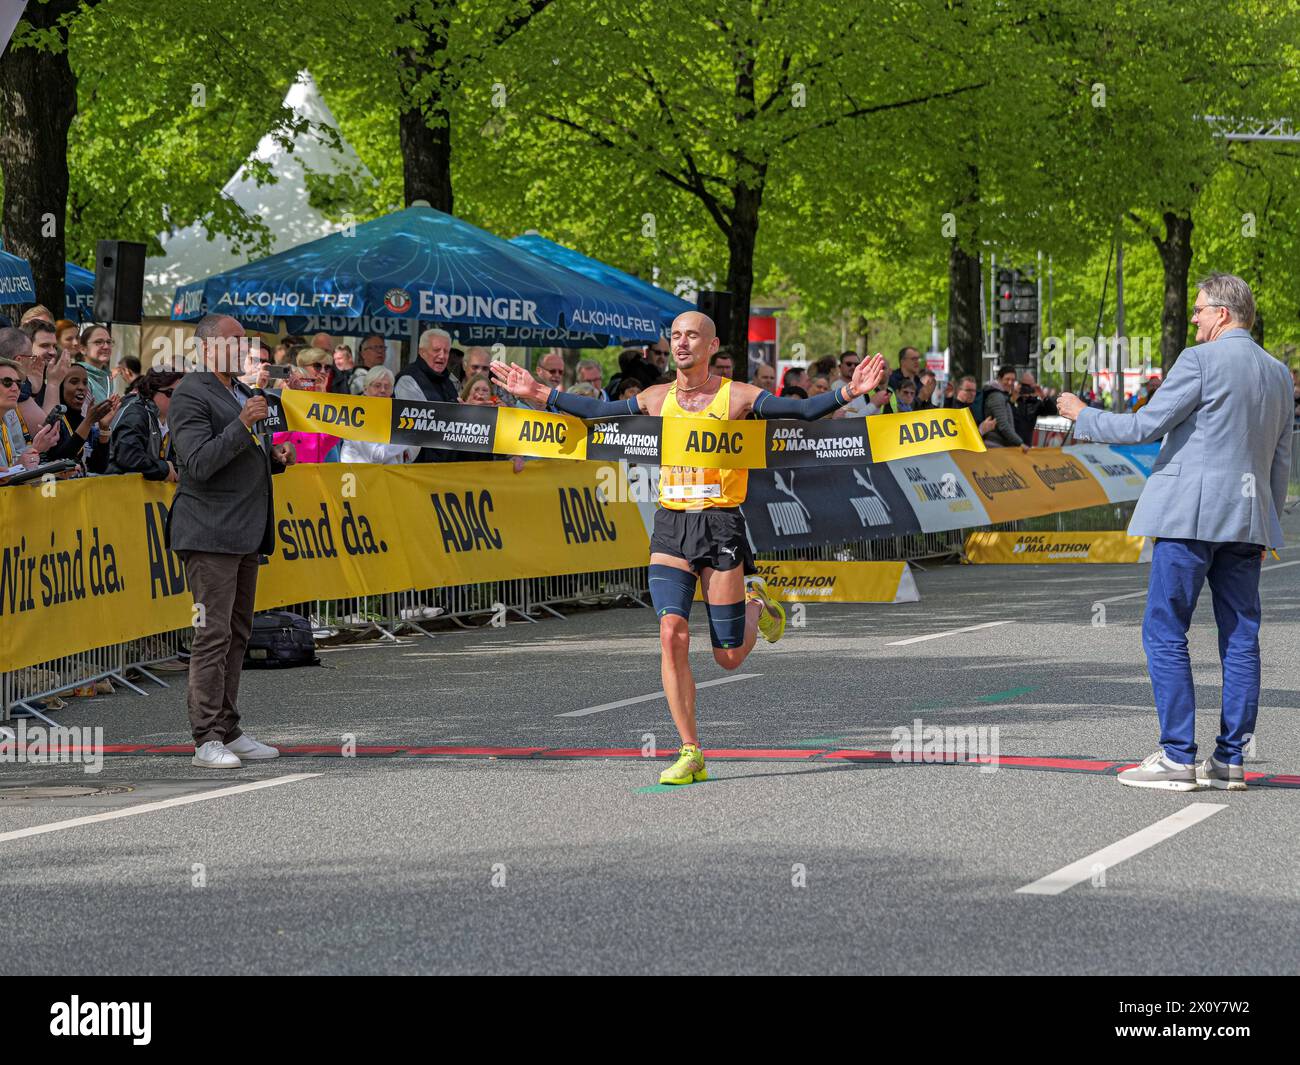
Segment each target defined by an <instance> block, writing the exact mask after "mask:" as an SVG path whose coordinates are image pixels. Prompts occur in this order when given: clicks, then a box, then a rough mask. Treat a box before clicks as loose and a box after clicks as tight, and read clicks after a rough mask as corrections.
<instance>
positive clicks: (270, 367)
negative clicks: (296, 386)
mask: <svg viewBox="0 0 1300 1065" xmlns="http://www.w3.org/2000/svg"><path fill="white" fill-rule="evenodd" d="M264 365H265V366H266V376H267V377H269V378H270V379H271V380H272V381H287V380H289V373H290V371H292V370H293V367H292V366H289V365H287V364H281V363H278V362H268V363H265V364H264Z"/></svg>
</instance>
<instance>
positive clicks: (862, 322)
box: [853, 314, 871, 359]
mask: <svg viewBox="0 0 1300 1065" xmlns="http://www.w3.org/2000/svg"><path fill="white" fill-rule="evenodd" d="M870 343H871V322H870V321H868V320H867V316H866V315H865V314H859V315H858V316H857V317H856V318H855V319H854V320H853V350H854V351H856V352H857V353H858V358H860V359H865V358H866V357H867V346H868V345H869V344H870Z"/></svg>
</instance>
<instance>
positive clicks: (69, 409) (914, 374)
mask: <svg viewBox="0 0 1300 1065" xmlns="http://www.w3.org/2000/svg"><path fill="white" fill-rule="evenodd" d="M112 352H113V337H112V333H111V331H110V330H109V328H108V327H107V326H103V325H90V326H86V327H84V328H78V326H77V325H76V324H74V323H73V322H70V321H67V320H63V319H60V320H55V319H54V318H53V316H52V315H50V314H49V312H48V311H46V310H45V308H43V307H33V308H31V309H30V310H29V311H27V312H26V313H25V314H24V315H23V316H22V320H21V324H20V325H19V326H18V327H17V328H4V329H0V445H2V446H3V450H4V459H5V463H4V468H3V469H0V484H3V483H5V482H6V480H8V479H11V478H12V477H13V476H14V475H16V474H20V473H21V472H22V471H23V469H32V468H35V467H37V466H40V465H42V464H50V463H56V464H57V467H56V466H51V467H50V469H51V470H52V471H54V470H56V469H57V470H58V472H57V476H80V475H85V474H115V473H140V474H142V475H143V476H145V477H146V478H149V479H151V480H160V481H175V480H176V477H177V472H176V464H175V458H174V455H173V454H172V452H171V449H170V443H169V440H168V431H167V409H168V403H169V401H170V398H171V394H172V391H173V390H174V388H175V386H176V384H177V382H178V381H179V379H180V374H179V372H177V370H176V369H174V368H171V367H169V366H168V365H166V364H159V365H155V366H153V367H151V368H150V369H148V370H147V371H143V372H142V369H141V365H140V363H139V361H138V360H137V359H135V358H132V357H125V358H122V359H121V360H120V361H119V362H118V363H117V364H116V365H111V364H112ZM243 359H244V362H243V366H242V373H241V374H240V375H239V376H240V380H241V381H243V382H244V383H245V384H246V385H248V386H249V387H250V388H258V389H263V390H265V391H268V392H272V391H276V390H280V389H293V390H297V391H308V392H327V393H336V394H341V395H353V396H373V397H379V398H389V397H391V398H395V399H397V400H427V401H435V402H440V403H464V404H468V405H470V406H494V405H501V404H505V405H514V404H516V403H518V402H520V401H518V400H516V399H514V398H513V397H512V396H510V395H509V394H508V393H506V392H504V391H503V390H502V389H501V388H499V387H498V386H497V385H496V384H495V383H494V382H493V380H492V378H491V375H490V373H489V372H488V368H489V364H490V363H491V361H492V355H491V353H490V352H489V351H488V349H486V348H483V347H471V348H469V349H468V350H461V349H459V348H457V347H455V346H454V343H453V339H452V337H451V336H450V335H449V334H448V333H446V332H445V331H443V330H440V329H429V330H426V331H425V332H423V333H422V334H421V335H420V337H419V342H418V344H417V357H416V358H415V359H414V360H413V361H412V362H411V363H410V364H409V365H407V366H406V367H404V368H401V369H399V370H394V369H393V368H391V367H390V366H389V359H388V350H387V343H386V341H385V339H384V338H383V337H381V336H367V337H363V338H361V340H360V342H359V343H358V344H357V345H356V351H355V354H354V352H353V349H352V347H351V346H349V345H347V344H344V343H341V342H336V340H335V338H334V337H331V336H329V335H328V334H325V333H317V334H316V335H315V336H312V337H311V338H307V337H302V336H288V337H285V338H283V339H282V340H280V341H279V342H278V343H277V344H276V345H275V346H274V347H273V348H271V349H269V350H268V349H267V348H266V347H264V346H262V345H261V344H260V343H254V344H250V345H248V346H247V348H246V351H245V354H244V356H243ZM861 359H862V356H860V355H859V354H858V353H857V352H856V351H845V352H842V353H841V354H839V355H838V356H833V355H832V356H826V357H825V358H821V359H818V360H816V361H815V362H813V363H811V364H810V365H808V366H803V367H801V366H792V367H790V368H789V369H787V370H786V371H785V372H784V374H783V375H782V379H781V380H780V382H779V383H778V381H777V376H776V371H775V370H774V369H773V367H772V365H771V364H770V363H767V362H764V361H760V360H753V361H752V364H751V372H750V379H751V381H752V382H753V383H754V384H756V385H758V386H759V387H760V388H766V389H768V390H770V391H772V392H775V393H777V394H779V395H785V396H793V397H796V398H805V397H808V396H816V395H820V394H822V393H824V392H827V391H829V390H830V389H833V388H836V387H838V386H839V385H841V384H844V383H846V382H848V381H850V380H851V379H852V377H853V373H854V371H855V370H856V368H857V366H858V364H859V363H860V362H861ZM709 365H710V368H711V369H712V371H713V372H714V373H715V374H717V375H718V376H720V377H727V378H730V377H731V376H732V374H733V372H734V362H733V360H732V357H731V355H730V354H729V353H728V352H727V351H726V350H725V349H722V350H719V351H718V352H717V353H716V354H715V355H714V356H713V357H712V359H711V360H710V364H709ZM534 373H535V374H536V376H537V378H538V380H539V381H541V382H543V383H545V384H549V385H552V386H554V387H558V388H562V389H563V388H568V389H569V390H571V391H573V392H575V393H578V394H581V395H587V396H592V397H595V398H599V399H614V400H622V399H628V398H630V397H633V396H635V395H636V394H637V393H638V392H640V391H641V390H642V389H644V388H648V387H650V386H651V385H655V384H659V383H664V382H671V381H672V380H673V379H674V377H673V373H672V368H671V350H670V347H669V344H668V341H667V340H666V339H661V340H659V341H658V342H657V343H655V344H653V345H649V346H647V347H643V348H626V349H624V350H623V351H622V352H620V354H619V356H618V359H617V369H616V371H615V372H614V374H613V375H612V376H611V377H610V378H609V380H608V381H606V380H605V379H604V370H603V368H602V366H601V364H600V363H599V362H596V361H595V360H593V359H581V360H579V361H578V362H577V363H576V365H574V366H573V367H572V368H571V369H570V368H569V367H568V366H566V360H565V358H564V355H563V354H562V353H561V352H560V351H559V350H557V349H551V350H550V351H548V352H547V353H546V354H544V355H542V356H541V358H540V359H539V360H538V361H537V365H536V368H535V370H534ZM566 379H567V380H566ZM1159 385H1160V378H1159V377H1151V378H1150V379H1148V380H1147V381H1146V382H1145V383H1144V384H1143V386H1142V387H1141V388H1140V389H1139V390H1138V392H1137V393H1136V394H1134V395H1131V396H1129V397H1128V398H1127V402H1126V405H1127V407H1128V409H1131V410H1138V409H1140V408H1141V407H1142V406H1144V405H1145V404H1146V403H1147V402H1149V401H1150V399H1151V397H1152V396H1153V395H1154V394H1155V391H1156V389H1157V388H1158V387H1159ZM1056 396H1057V392H1056V390H1055V389H1048V388H1044V387H1042V386H1041V385H1039V384H1038V382H1037V380H1036V378H1035V376H1034V373H1033V372H1032V371H1031V370H1027V369H1026V370H1023V371H1019V372H1018V371H1017V369H1016V368H1015V367H1014V366H1010V365H1004V366H1001V367H999V368H998V370H997V373H996V375H995V376H994V378H993V380H991V381H989V382H987V383H983V384H981V383H980V382H979V380H978V379H977V378H976V377H975V376H973V375H971V374H958V375H955V376H954V377H953V378H952V379H949V380H946V381H944V382H943V383H942V384H940V382H939V380H938V379H937V378H936V375H935V374H934V373H933V372H932V371H930V370H929V369H926V368H925V365H924V360H923V358H922V355H921V352H920V350H919V349H918V348H915V347H912V346H907V347H904V348H903V349H902V350H901V351H899V353H898V356H897V360H896V365H895V367H894V369H893V370H892V372H891V373H890V375H889V377H888V379H887V380H886V381H885V382H884V383H883V384H882V385H881V387H880V388H879V389H877V390H876V391H875V392H873V393H871V394H870V395H869V396H859V397H857V398H856V399H854V400H853V401H852V402H851V403H849V404H848V405H847V406H845V407H843V408H841V409H840V410H838V411H836V412H835V413H834V414H833V415H831V417H834V418H849V417H871V416H873V415H877V414H888V413H899V412H909V411H923V410H930V409H936V408H962V407H965V408H968V409H970V411H971V414H972V416H973V417H974V418H975V421H976V424H977V425H978V426H979V430H980V433H981V435H982V436H983V438H984V442H985V444H986V445H987V446H989V447H1020V448H1023V449H1026V450H1027V449H1028V448H1029V447H1030V446H1031V445H1032V443H1033V439H1034V428H1035V425H1036V423H1037V421H1038V419H1039V418H1041V417H1050V416H1054V415H1056V413H1057V410H1056ZM1084 399H1085V400H1086V401H1088V402H1090V403H1092V405H1094V406H1099V407H1100V406H1102V405H1103V402H1104V397H1097V396H1095V395H1093V394H1092V393H1085V394H1084ZM1296 409H1297V418H1298V419H1300V372H1298V373H1297V376H1296ZM285 441H292V442H293V444H294V446H295V449H296V453H297V457H298V461H299V462H307V463H312V462H369V463H382V464H390V465H391V464H401V463H411V462H414V463H428V462H464V461H489V460H493V459H495V458H501V459H504V458H505V457H504V456H490V455H481V454H477V453H469V452H460V451H453V450H447V449H440V448H429V447H425V448H420V447H415V446H404V445H396V444H374V443H366V442H361V441H352V440H348V441H345V440H341V439H340V438H338V437H335V436H331V435H329V434H325V433H302V432H284V433H278V434H276V436H275V438H274V442H275V443H276V444H279V443H283V442H285ZM514 463H515V468H516V469H517V470H518V469H521V468H522V460H519V459H515V460H514Z"/></svg>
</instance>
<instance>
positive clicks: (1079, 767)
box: [971, 754, 1120, 773]
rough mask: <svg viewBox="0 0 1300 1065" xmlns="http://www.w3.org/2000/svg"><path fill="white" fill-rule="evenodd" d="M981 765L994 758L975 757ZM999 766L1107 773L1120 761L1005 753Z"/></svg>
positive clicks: (999, 757) (998, 762) (974, 760)
mask: <svg viewBox="0 0 1300 1065" xmlns="http://www.w3.org/2000/svg"><path fill="white" fill-rule="evenodd" d="M971 761H973V762H978V763H980V764H981V765H982V764H984V763H986V762H987V763H989V764H992V762H993V759H992V758H983V757H981V758H973V759H971ZM997 764H998V765H999V766H1004V765H1012V766H1022V767H1023V768H1025V769H1064V770H1069V771H1073V772H1077V773H1105V772H1106V771H1107V770H1110V769H1114V768H1115V766H1117V765H1119V764H1120V763H1118V762H1099V761H1095V760H1092V759H1088V758H1026V757H1024V756H1022V755H1015V754H1003V755H999V756H998V760H997Z"/></svg>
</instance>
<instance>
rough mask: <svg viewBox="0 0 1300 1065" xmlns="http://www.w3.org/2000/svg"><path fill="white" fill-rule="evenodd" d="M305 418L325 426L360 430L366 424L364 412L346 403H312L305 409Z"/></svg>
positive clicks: (360, 408)
mask: <svg viewBox="0 0 1300 1065" xmlns="http://www.w3.org/2000/svg"><path fill="white" fill-rule="evenodd" d="M307 417H308V418H311V419H312V420H313V421H318V422H322V423H324V424H325V425H350V426H352V427H353V428H354V429H361V428H364V427H365V424H366V410H365V408H364V407H361V406H353V405H351V404H347V403H338V404H335V403H313V404H312V405H311V406H310V407H308V408H307Z"/></svg>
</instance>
